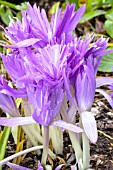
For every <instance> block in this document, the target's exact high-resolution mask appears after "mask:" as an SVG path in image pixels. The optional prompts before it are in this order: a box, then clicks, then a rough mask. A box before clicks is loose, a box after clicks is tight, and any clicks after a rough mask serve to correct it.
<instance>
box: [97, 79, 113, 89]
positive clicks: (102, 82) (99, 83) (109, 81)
mask: <svg viewBox="0 0 113 170" xmlns="http://www.w3.org/2000/svg"><path fill="white" fill-rule="evenodd" d="M112 83H113V78H109V77H100V78H97V79H96V87H100V86H104V85H110V84H112Z"/></svg>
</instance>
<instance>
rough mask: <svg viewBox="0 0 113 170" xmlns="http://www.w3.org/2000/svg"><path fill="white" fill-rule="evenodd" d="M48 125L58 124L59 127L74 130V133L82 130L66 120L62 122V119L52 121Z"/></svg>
mask: <svg viewBox="0 0 113 170" xmlns="http://www.w3.org/2000/svg"><path fill="white" fill-rule="evenodd" d="M50 125H51V126H58V127H60V128H64V129H67V130H69V131H73V132H76V133H80V132H83V130H82V129H81V128H79V127H77V126H76V125H73V124H70V123H66V122H64V121H62V120H58V121H54V122H53V123H51V124H50Z"/></svg>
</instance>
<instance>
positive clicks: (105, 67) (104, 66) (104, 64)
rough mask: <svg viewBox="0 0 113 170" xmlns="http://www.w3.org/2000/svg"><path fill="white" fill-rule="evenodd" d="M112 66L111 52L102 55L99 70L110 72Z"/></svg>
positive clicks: (112, 56) (112, 55)
mask: <svg viewBox="0 0 113 170" xmlns="http://www.w3.org/2000/svg"><path fill="white" fill-rule="evenodd" d="M112 49H113V48H112ZM112 67H113V52H112V53H109V54H107V55H105V56H103V58H102V61H101V63H100V67H99V71H102V72H112V71H113V70H112Z"/></svg>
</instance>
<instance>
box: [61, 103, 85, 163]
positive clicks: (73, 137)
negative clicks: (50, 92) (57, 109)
mask: <svg viewBox="0 0 113 170" xmlns="http://www.w3.org/2000/svg"><path fill="white" fill-rule="evenodd" d="M61 115H62V117H63V119H64V121H66V122H67V123H70V120H69V118H68V115H67V113H66V111H65V108H64V106H63V105H62V109H61ZM69 136H70V140H71V143H72V146H73V149H74V151H75V156H76V159H77V161H79V159H80V158H83V155H82V154H83V153H82V149H81V146H80V144H79V141H78V139H77V136H76V133H75V132H71V131H69Z"/></svg>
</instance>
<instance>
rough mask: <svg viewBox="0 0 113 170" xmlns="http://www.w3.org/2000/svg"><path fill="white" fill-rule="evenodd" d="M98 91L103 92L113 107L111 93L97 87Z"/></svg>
mask: <svg viewBox="0 0 113 170" xmlns="http://www.w3.org/2000/svg"><path fill="white" fill-rule="evenodd" d="M96 92H98V93H100V94H102V95H103V96H104V97H105V98H106V99H107V101H108V102H109V104H110V105H111V107H112V108H113V98H112V96H111V95H110V94H108V93H107V92H106V91H104V90H102V89H96Z"/></svg>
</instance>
